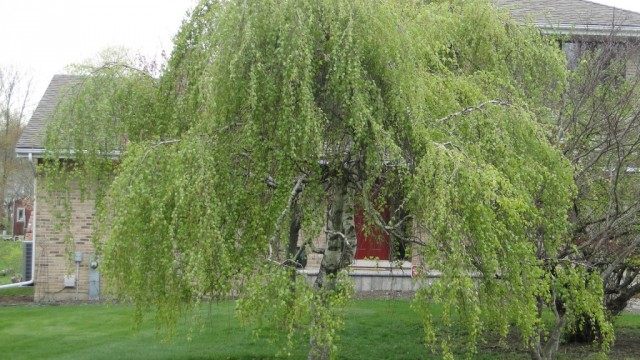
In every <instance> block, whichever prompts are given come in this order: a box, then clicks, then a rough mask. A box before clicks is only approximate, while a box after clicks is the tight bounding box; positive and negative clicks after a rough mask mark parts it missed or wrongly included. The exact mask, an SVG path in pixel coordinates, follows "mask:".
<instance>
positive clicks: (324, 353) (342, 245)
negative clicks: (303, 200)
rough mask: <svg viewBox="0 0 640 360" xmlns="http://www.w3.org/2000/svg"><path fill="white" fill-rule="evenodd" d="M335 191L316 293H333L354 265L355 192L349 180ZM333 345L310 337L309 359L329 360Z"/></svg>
mask: <svg viewBox="0 0 640 360" xmlns="http://www.w3.org/2000/svg"><path fill="white" fill-rule="evenodd" d="M333 190H334V192H333V194H332V196H331V197H330V203H329V209H328V219H327V248H326V250H325V252H324V256H323V257H322V262H321V263H320V270H319V272H318V277H317V278H316V281H315V287H316V290H317V291H332V290H333V289H334V288H335V285H336V276H337V274H338V272H339V271H340V270H342V269H346V268H347V267H348V266H349V265H350V264H351V262H352V261H353V258H354V256H355V250H356V232H355V223H354V194H353V191H352V190H351V189H350V188H349V185H348V183H347V182H346V181H342V182H340V183H338V186H335V187H334V189H333ZM323 298H324V297H323V296H320V299H321V300H320V301H323V300H322V299H323ZM326 305H327V304H322V306H319V308H320V309H322V308H324V307H325V306H326ZM314 310H315V311H314V313H316V311H319V310H318V309H317V308H316V309H314ZM330 345H331V344H326V343H322V342H321V341H319V340H318V338H317V337H315V336H314V334H311V339H310V349H309V355H308V359H309V360H327V359H329V358H330V357H331V347H330Z"/></svg>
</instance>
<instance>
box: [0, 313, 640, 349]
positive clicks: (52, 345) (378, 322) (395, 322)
mask: <svg viewBox="0 0 640 360" xmlns="http://www.w3.org/2000/svg"><path fill="white" fill-rule="evenodd" d="M233 307H234V304H233V303H232V302H223V303H220V304H214V305H211V306H210V307H209V306H203V307H202V308H201V310H200V311H201V312H202V314H203V315H205V316H204V317H203V319H205V320H204V321H205V323H204V324H202V326H199V327H197V330H195V331H193V333H192V334H191V341H187V340H186V338H187V336H188V335H189V332H190V331H189V329H192V328H193V326H191V325H189V324H187V321H186V320H185V322H184V323H182V324H181V325H180V326H179V328H178V335H177V336H176V337H175V339H174V340H173V341H172V342H170V343H163V342H161V337H159V336H158V335H157V332H156V331H155V328H154V326H153V323H152V322H151V321H146V322H144V323H143V324H142V326H141V328H140V329H139V330H133V329H132V322H131V317H132V315H133V311H132V309H131V308H130V307H127V306H124V305H61V306H5V307H0V339H1V341H0V354H1V355H0V357H3V358H8V359H267V358H275V357H276V354H277V353H278V346H277V344H274V343H271V342H269V341H267V340H264V339H258V338H256V337H254V336H253V335H252V331H251V330H250V329H246V328H242V327H240V326H239V325H238V323H237V322H236V320H235V318H234V313H233ZM346 320H347V321H346V328H345V329H344V331H343V332H342V335H341V336H342V337H341V341H340V343H339V348H340V354H339V358H340V359H423V358H428V359H438V358H439V356H437V355H435V354H430V353H428V352H427V350H426V349H425V347H424V346H423V344H422V329H421V327H420V323H419V320H418V319H417V317H416V316H415V314H414V313H413V311H412V310H411V309H410V308H409V302H408V301H406V300H358V301H354V302H353V303H352V305H351V306H350V307H349V309H348V311H347V319H346ZM616 326H617V328H618V331H619V332H621V333H623V334H624V339H625V341H626V345H629V344H632V345H633V344H634V343H640V316H637V315H624V316H622V317H621V318H619V319H618V321H617V323H616ZM306 345H307V344H306V340H304V339H301V340H300V342H299V343H298V344H297V346H296V347H295V348H294V349H293V352H292V354H291V358H293V359H300V358H305V357H306V351H307V349H306ZM623 345H625V344H623ZM636 346H638V345H636ZM625 349H626V348H625ZM625 349H622V350H621V352H620V354H617V353H616V350H615V349H614V351H613V353H614V354H613V356H612V358H614V359H626V358H627V357H626V355H630V356H631V357H628V358H629V359H631V358H637V357H635V356H636V355H638V354H640V352H639V353H635V355H633V354H629V353H625V352H626V351H627V350H625ZM590 352H591V349H590V348H588V347H565V348H563V355H562V356H561V358H565V359H573V358H576V357H578V356H579V357H580V358H583V359H588V358H589V356H590ZM528 358H529V357H528V356H527V354H525V353H524V352H522V351H516V350H513V349H504V348H495V347H489V346H485V347H484V348H482V349H481V351H480V354H479V355H478V356H477V357H476V359H528Z"/></svg>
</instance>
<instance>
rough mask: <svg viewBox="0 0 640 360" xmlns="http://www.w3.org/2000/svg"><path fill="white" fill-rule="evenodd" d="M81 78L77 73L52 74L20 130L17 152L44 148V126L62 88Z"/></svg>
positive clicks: (59, 96)
mask: <svg viewBox="0 0 640 360" xmlns="http://www.w3.org/2000/svg"><path fill="white" fill-rule="evenodd" d="M81 78H82V77H81V76H77V75H54V76H53V78H52V79H51V82H50V83H49V86H48V87H47V90H46V91H45V92H44V95H43V96H42V99H40V102H38V106H37V107H36V109H35V110H34V112H33V115H31V119H29V123H28V124H27V127H26V128H25V129H24V130H23V131H22V135H21V136H20V139H19V140H18V143H17V145H16V152H17V153H18V154H21V153H22V154H28V153H34V151H33V150H42V149H44V133H45V128H46V126H47V123H48V122H49V119H50V118H51V115H53V112H54V110H55V108H56V106H57V105H58V102H59V101H60V98H61V95H62V94H63V93H64V92H65V91H64V89H65V88H68V87H69V86H72V85H74V84H77V83H79V82H80V80H81ZM36 152H37V151H36Z"/></svg>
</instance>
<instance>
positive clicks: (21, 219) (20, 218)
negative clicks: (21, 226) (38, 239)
mask: <svg viewBox="0 0 640 360" xmlns="http://www.w3.org/2000/svg"><path fill="white" fill-rule="evenodd" d="M17 218H18V219H17V220H18V222H24V208H18V216H17Z"/></svg>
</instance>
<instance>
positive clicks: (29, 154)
mask: <svg viewBox="0 0 640 360" xmlns="http://www.w3.org/2000/svg"><path fill="white" fill-rule="evenodd" d="M76 153H77V151H75V150H69V151H66V152H65V153H63V154H60V155H59V156H58V158H59V159H73V158H74V157H75V154H76ZM46 154H47V150H45V149H41V148H16V156H17V157H19V158H27V159H29V161H33V159H42V158H44V157H45V155H46ZM104 155H105V156H106V157H108V158H111V159H118V158H119V157H120V156H121V155H122V152H121V151H117V150H114V151H110V152H108V153H104Z"/></svg>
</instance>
